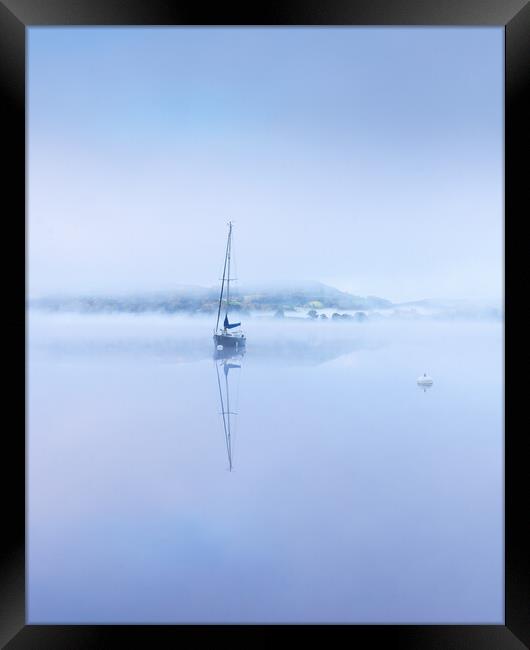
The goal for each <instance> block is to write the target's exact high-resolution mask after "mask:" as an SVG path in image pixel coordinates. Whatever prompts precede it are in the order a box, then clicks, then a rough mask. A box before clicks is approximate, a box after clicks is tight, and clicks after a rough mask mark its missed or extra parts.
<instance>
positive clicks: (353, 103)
mask: <svg viewBox="0 0 530 650" xmlns="http://www.w3.org/2000/svg"><path fill="white" fill-rule="evenodd" d="M28 42H29V46H28V47H29V50H28V53H29V59H28V60H29V75H28V99H29V102H28V106H29V116H28V132H29V138H28V145H29V168H28V171H29V197H28V198H29V201H28V243H29V291H30V294H32V295H38V294H42V293H47V292H56V291H73V292H77V291H79V292H85V291H91V290H96V291H108V292H113V291H120V290H123V291H129V290H130V291H134V290H141V291H144V290H151V289H152V290H157V289H168V288H171V287H172V286H175V285H178V284H201V285H214V284H216V283H217V279H218V277H219V268H220V266H221V264H222V257H223V246H224V239H225V234H226V221H227V220H228V218H232V219H233V220H234V221H235V222H236V231H235V234H236V239H235V244H236V254H237V262H238V273H239V277H240V279H241V281H242V282H247V283H256V282H259V283H260V284H262V283H266V282H271V283H278V282H281V283H286V282H299V281H304V280H308V281H309V280H319V281H322V282H326V283H329V284H333V285H335V286H337V287H339V288H342V289H345V290H349V291H352V292H354V293H358V294H362V295H366V294H375V295H380V296H383V297H386V298H390V299H392V300H409V299H415V298H425V297H435V298H436V297H438V298H442V297H455V298H464V297H465V298H481V299H483V298H484V299H498V298H500V297H501V295H502V286H503V85H504V79H503V67H504V62H503V56H504V42H503V30H502V28H471V29H467V28H311V29H308V28H296V29H291V28H260V29H257V28H231V29H225V28H222V29H221V28H117V29H114V28H40V27H39V28H30V29H29V39H28Z"/></svg>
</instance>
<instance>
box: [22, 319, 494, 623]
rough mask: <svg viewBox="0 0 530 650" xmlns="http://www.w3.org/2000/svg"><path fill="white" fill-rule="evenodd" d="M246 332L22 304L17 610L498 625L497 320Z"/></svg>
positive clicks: (46, 619) (51, 618)
mask: <svg viewBox="0 0 530 650" xmlns="http://www.w3.org/2000/svg"><path fill="white" fill-rule="evenodd" d="M244 325H245V332H246V334H247V338H248V345H247V351H246V354H245V355H244V357H243V358H240V359H239V360H233V361H232V362H231V363H232V366H233V367H231V368H229V367H228V368H229V369H228V368H227V366H226V364H223V361H215V360H214V359H213V342H212V337H211V335H212V322H211V320H209V319H205V318H204V319H203V318H183V317H173V316H157V315H140V316H133V315H105V316H103V315H98V316H93V315H81V314H46V313H40V312H34V311H30V312H29V314H28V326H29V327H28V331H29V344H28V427H27V442H28V452H27V462H28V491H27V497H28V515H27V516H28V529H27V530H28V545H27V581H28V582H27V587H28V622H29V623H106V622H108V623H142V622H143V623H181V622H190V623H192V622H199V623H231V622H232V623H260V622H265V623H275V622H294V623H297V622H300V623H304V622H315V623H318V622H321V623H334V622H335V623H501V622H503V617H504V557H503V498H504V497H503V464H504V463H503V449H504V443H503V438H504V433H503V325H502V323H499V322H447V323H446V322H435V321H411V322H399V321H393V322H367V323H362V324H361V323H355V324H353V323H335V322H331V321H328V322H321V321H319V322H309V321H308V322H305V321H304V322H300V321H288V320H285V321H274V320H270V321H267V320H264V319H259V318H249V319H248V320H247V321H246V322H245V323H244ZM236 366H240V367H236ZM424 372H427V373H428V374H429V375H431V376H432V378H433V379H434V385H433V386H432V387H431V388H430V389H426V390H424V389H421V388H419V387H418V386H417V385H416V379H417V377H418V376H419V375H421V374H423V373H424ZM226 384H228V388H229V392H230V394H229V398H230V405H229V409H227V408H226V403H225V402H223V406H222V405H221V400H220V392H219V390H220V388H221V395H223V399H224V400H226V396H225V393H224V391H225V390H226ZM223 409H224V410H230V411H232V412H233V413H234V415H231V436H230V448H229V449H227V440H226V436H225V431H224V425H223V416H222V414H221V413H222V410H223ZM225 417H227V416H225ZM228 451H231V460H232V471H230V469H229V454H228Z"/></svg>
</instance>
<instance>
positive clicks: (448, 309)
mask: <svg viewBox="0 0 530 650" xmlns="http://www.w3.org/2000/svg"><path fill="white" fill-rule="evenodd" d="M218 302H219V288H218V287H210V288H206V287H197V286H186V287H178V288H176V289H175V290H173V291H165V292H163V291H159V292H147V293H136V294H135V293H122V294H114V295H108V294H107V295H105V294H89V295H87V294H80V295H72V294H70V295H55V296H53V295H52V296H41V297H39V298H32V299H30V300H29V301H28V306H29V307H31V308H34V309H41V310H45V311H52V312H81V313H86V314H100V313H132V314H141V313H151V312H153V313H162V314H186V315H189V316H211V317H213V316H214V315H215V314H216V313H217V308H218ZM230 311H231V312H233V313H236V314H239V315H240V316H241V315H243V316H247V317H262V316H263V317H264V316H271V315H272V316H274V317H275V318H276V319H284V318H287V319H291V320H292V319H295V318H296V319H302V318H309V319H312V320H316V319H319V318H320V319H321V320H327V319H332V320H335V321H340V320H342V321H347V320H352V321H356V322H364V321H367V320H380V319H383V318H391V319H396V318H397V319H425V318H431V319H441V320H453V319H463V320H476V319H479V320H481V319H493V320H500V319H501V318H502V315H503V311H502V306H501V303H500V300H499V301H493V300H489V301H486V300H465V299H457V300H429V299H424V300H416V301H409V302H404V303H393V302H392V301H390V300H387V299H385V298H380V297H378V296H358V295H354V294H351V293H348V292H346V291H340V290H338V289H336V288H335V287H330V286H328V285H325V284H322V283H319V282H313V283H305V284H299V285H296V286H293V287H287V286H283V287H279V286H276V287H267V286H261V287H256V286H254V287H238V286H237V285H236V286H235V287H232V293H231V300H230Z"/></svg>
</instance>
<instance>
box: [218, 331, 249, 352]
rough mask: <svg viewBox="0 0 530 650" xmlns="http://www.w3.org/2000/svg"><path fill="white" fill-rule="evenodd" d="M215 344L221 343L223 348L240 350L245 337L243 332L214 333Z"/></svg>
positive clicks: (243, 344) (243, 345)
mask: <svg viewBox="0 0 530 650" xmlns="http://www.w3.org/2000/svg"><path fill="white" fill-rule="evenodd" d="M213 342H214V344H215V346H216V347H217V346H218V345H222V346H223V349H226V348H230V349H232V350H241V349H242V348H244V347H245V343H246V338H245V335H244V334H214V335H213Z"/></svg>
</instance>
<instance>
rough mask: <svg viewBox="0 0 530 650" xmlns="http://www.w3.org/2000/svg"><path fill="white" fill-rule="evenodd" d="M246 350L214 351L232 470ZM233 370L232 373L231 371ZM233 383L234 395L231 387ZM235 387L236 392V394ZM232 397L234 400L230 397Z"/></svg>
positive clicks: (227, 448) (227, 450)
mask: <svg viewBox="0 0 530 650" xmlns="http://www.w3.org/2000/svg"><path fill="white" fill-rule="evenodd" d="M244 355H245V350H244V349H243V350H240V351H239V352H237V353H236V352H235V351H234V350H233V349H232V350H231V351H230V350H226V349H225V350H216V351H215V353H214V360H215V371H216V374H217V386H218V388H219V400H220V402H221V411H220V414H221V416H222V418H223V431H224V435H225V444H226V453H227V456H228V469H229V471H230V472H231V471H232V451H233V442H234V433H235V422H234V420H233V416H235V415H237V411H235V410H232V409H235V408H237V398H238V395H237V393H238V391H237V388H238V385H239V377H240V374H241V367H242V360H243V357H244ZM231 370H232V371H233V372H232V373H231V372H230V371H231ZM231 384H232V395H230V388H231ZM234 389H236V390H235V394H234ZM230 397H232V400H231V399H230Z"/></svg>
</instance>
